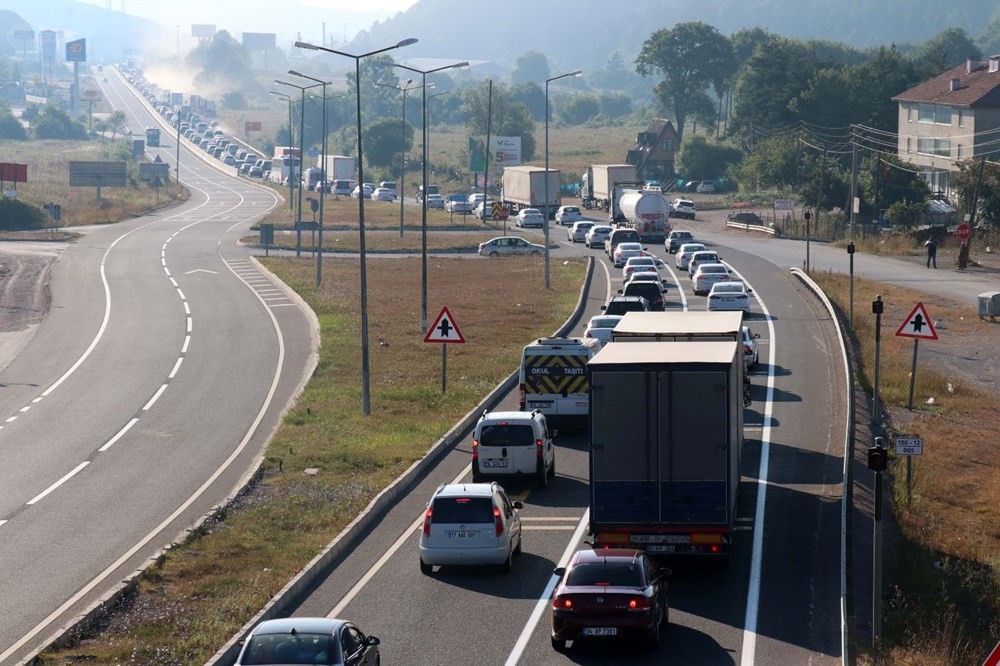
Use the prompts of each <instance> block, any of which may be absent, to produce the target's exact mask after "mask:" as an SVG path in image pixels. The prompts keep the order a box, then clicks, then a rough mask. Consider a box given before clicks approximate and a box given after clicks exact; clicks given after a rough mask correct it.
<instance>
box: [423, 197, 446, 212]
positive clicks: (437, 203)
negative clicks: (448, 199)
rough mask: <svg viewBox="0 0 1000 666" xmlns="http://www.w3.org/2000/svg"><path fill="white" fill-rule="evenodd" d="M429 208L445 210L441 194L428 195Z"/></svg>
mask: <svg viewBox="0 0 1000 666" xmlns="http://www.w3.org/2000/svg"><path fill="white" fill-rule="evenodd" d="M427 207H428V208H441V209H443V208H444V197H443V196H441V195H440V194H428V195H427Z"/></svg>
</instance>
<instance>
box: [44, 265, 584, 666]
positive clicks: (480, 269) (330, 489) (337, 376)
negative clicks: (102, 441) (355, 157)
mask: <svg viewBox="0 0 1000 666" xmlns="http://www.w3.org/2000/svg"><path fill="white" fill-rule="evenodd" d="M266 264H267V266H268V267H269V268H270V269H271V270H273V271H274V272H275V273H276V274H278V275H279V276H280V277H281V278H282V279H283V280H284V281H285V282H286V283H287V284H289V285H290V286H292V288H294V289H295V290H296V291H297V292H298V293H300V294H301V295H302V297H303V298H304V299H305V300H306V301H307V302H308V303H309V305H310V306H311V307H312V308H313V310H314V311H315V312H316V314H317V316H318V318H319V321H320V327H321V344H320V350H319V363H318V366H317V368H316V371H315V372H314V374H313V376H312V378H311V380H310V381H309V384H308V385H307V386H306V388H305V389H304V391H303V393H302V395H301V396H300V398H299V401H298V404H297V405H296V407H295V408H294V409H292V410H291V411H290V412H289V413H288V414H287V415H286V416H285V419H284V423H283V424H282V426H281V428H280V430H279V432H278V433H277V435H276V436H275V438H274V439H273V441H272V442H271V444H270V446H269V447H268V450H267V454H266V459H265V464H264V476H263V479H262V480H261V482H260V483H258V484H257V485H256V486H255V487H254V488H253V489H252V490H251V491H250V492H248V493H246V494H244V495H243V496H241V497H240V499H239V500H238V501H237V502H236V503H235V504H234V505H233V507H232V508H231V509H230V510H228V511H227V512H226V515H225V516H223V517H222V519H221V520H219V521H215V522H213V523H212V524H211V525H208V526H207V527H206V529H205V530H203V532H202V533H201V534H198V535H196V536H194V537H192V538H190V539H189V540H188V541H187V542H186V543H184V544H183V545H181V546H180V547H178V548H175V549H173V550H171V551H170V552H169V553H168V554H167V556H166V559H165V562H164V564H163V566H162V567H157V568H152V569H150V570H149V571H148V572H147V575H146V576H145V578H144V580H143V582H142V584H141V585H140V588H139V592H138V594H137V595H136V596H135V597H134V598H131V599H129V600H128V602H127V603H126V604H124V605H123V607H122V608H119V609H117V610H116V611H115V612H114V613H112V614H111V615H110V616H109V617H108V618H107V619H106V621H105V622H104V625H103V626H102V627H101V628H100V631H99V632H96V633H94V634H92V635H88V636H86V637H85V638H83V639H82V640H81V641H79V642H78V643H77V644H75V645H73V646H72V647H69V648H65V649H61V650H58V651H51V652H48V653H46V654H45V655H44V656H43V662H42V663H45V664H76V663H80V662H85V663H87V664H157V666H171V665H174V664H177V665H180V664H195V663H198V664H200V663H204V662H205V661H206V660H207V659H208V658H209V657H211V655H212V654H214V652H215V651H216V650H217V649H218V648H219V647H220V646H222V645H223V644H224V643H225V642H226V641H227V640H229V638H230V637H231V636H232V635H233V634H234V633H235V632H236V631H237V630H238V629H239V628H240V627H241V626H242V625H243V624H244V623H245V622H247V621H248V620H249V619H250V618H251V617H252V616H253V615H254V614H255V613H257V612H258V611H259V610H260V609H261V608H262V607H263V606H264V604H265V603H266V602H267V601H268V600H269V599H270V598H271V597H272V596H273V595H274V594H275V593H276V592H277V591H278V590H280V589H281V587H282V586H283V585H284V584H285V583H286V582H287V581H288V580H289V579H290V578H291V577H292V576H294V575H295V574H296V573H297V572H298V571H299V570H300V569H301V568H302V567H303V566H304V565H305V564H306V563H307V562H308V561H309V560H310V559H311V558H312V557H313V556H315V555H316V554H317V553H318V552H319V551H320V549H322V548H323V546H325V545H326V544H327V543H329V542H330V541H331V540H332V539H333V537H334V536H335V535H336V534H337V533H339V532H340V531H341V530H342V529H343V528H344V527H345V526H346V525H347V524H348V523H349V522H350V521H351V520H352V519H353V518H354V517H355V516H356V515H357V514H358V512H359V511H360V510H361V509H363V508H364V507H365V506H366V505H367V504H368V502H369V501H370V500H371V499H372V498H373V497H374V496H375V495H376V494H377V493H378V492H379V491H380V490H381V489H382V488H384V487H385V486H386V485H388V484H389V483H390V482H391V481H392V480H393V479H395V478H396V477H397V476H398V475H399V474H400V473H402V472H403V471H404V470H405V469H406V468H407V467H408V466H409V465H410V464H411V463H412V462H413V461H414V460H417V459H419V458H421V457H422V456H423V455H424V453H425V452H426V451H427V449H429V448H430V447H431V446H432V445H433V444H434V443H435V442H436V441H437V439H438V438H439V437H441V435H443V434H444V433H445V432H446V431H447V430H448V429H449V428H450V427H451V426H452V425H454V423H455V422H456V421H458V419H459V418H461V417H462V416H463V415H464V414H465V413H466V412H468V411H469V410H470V409H472V408H473V407H474V406H475V404H476V403H477V402H478V401H479V400H480V399H482V397H483V396H484V395H485V394H486V393H488V392H489V391H491V390H492V389H493V388H494V387H495V386H496V385H497V383H499V382H500V381H501V380H502V379H503V378H504V377H506V376H507V375H508V374H510V372H511V371H512V370H514V369H515V368H516V367H517V365H518V363H519V361H520V354H521V349H522V347H523V346H524V345H525V344H526V343H527V342H529V341H531V340H532V339H534V338H536V337H539V336H543V335H550V334H551V333H552V332H553V331H554V330H556V329H557V328H558V327H559V326H560V325H561V324H562V322H563V321H564V320H565V319H566V317H567V316H568V315H569V313H570V312H571V311H572V309H573V307H574V306H575V304H576V301H577V298H578V295H579V290H580V286H581V284H582V280H583V276H584V273H585V269H586V264H585V263H584V261H582V260H574V261H568V262H564V263H557V264H555V265H554V266H553V270H552V274H551V280H552V289H551V290H546V289H544V287H543V286H542V285H543V284H544V265H543V263H542V262H541V261H540V260H538V259H537V258H534V257H524V258H513V259H509V260H508V259H502V260H477V259H471V258H469V259H465V258H434V259H432V260H431V261H430V262H429V264H428V318H429V319H432V318H433V317H434V316H435V315H436V314H437V313H438V311H439V310H440V309H441V307H442V306H448V308H449V310H450V311H451V313H452V315H453V316H454V318H455V319H456V321H457V324H458V326H459V328H460V329H461V331H462V334H463V335H464V336H465V339H466V341H467V343H466V344H464V345H454V346H453V348H452V349H450V350H449V354H448V391H447V393H445V394H442V393H441V350H440V346H439V345H437V344H425V343H424V342H423V335H422V334H421V333H420V278H419V263H417V262H414V261H413V260H412V259H405V258H403V259H390V258H384V259H377V260H374V259H373V260H370V261H369V263H368V288H369V331H370V340H371V354H370V358H371V407H372V409H371V411H372V414H371V416H370V417H364V416H362V414H361V380H360V372H361V369H360V368H361V366H360V355H359V339H360V318H359V303H358V293H359V291H360V285H359V279H358V264H357V261H355V260H338V261H330V262H328V264H327V265H326V267H325V271H324V284H323V287H322V288H321V289H317V288H316V287H315V265H314V264H313V263H312V262H311V261H303V260H295V259H293V258H271V259H268V260H266Z"/></svg>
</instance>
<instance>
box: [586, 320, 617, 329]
mask: <svg viewBox="0 0 1000 666" xmlns="http://www.w3.org/2000/svg"><path fill="white" fill-rule="evenodd" d="M621 320H622V318H621V317H594V318H593V319H591V320H590V327H591V328H614V327H615V326H616V325H617V324H618V322H620V321H621Z"/></svg>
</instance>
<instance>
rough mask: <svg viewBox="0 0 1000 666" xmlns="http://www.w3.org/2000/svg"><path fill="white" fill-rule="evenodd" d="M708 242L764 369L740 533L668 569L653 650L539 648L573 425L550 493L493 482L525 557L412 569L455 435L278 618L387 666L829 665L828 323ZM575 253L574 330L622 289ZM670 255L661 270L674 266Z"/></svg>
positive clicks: (781, 280)
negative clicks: (578, 266) (661, 624)
mask: <svg viewBox="0 0 1000 666" xmlns="http://www.w3.org/2000/svg"><path fill="white" fill-rule="evenodd" d="M552 234H553V238H562V237H564V235H565V231H564V230H562V229H559V228H553V231H552ZM718 247H719V249H720V251H721V252H722V255H723V258H724V259H725V260H726V261H727V262H728V263H730V264H731V265H732V266H733V267H734V268H735V269H736V270H738V271H739V272H740V273H742V274H743V275H744V277H745V278H746V279H747V280H748V281H749V282H750V283H751V284H752V286H753V287H754V289H755V291H756V296H757V298H758V303H757V304H756V305H755V307H754V312H753V313H752V314H751V315H750V319H749V324H750V325H751V327H752V328H753V329H754V330H755V331H757V332H759V333H760V334H761V340H760V343H761V365H760V366H759V368H758V370H757V371H755V372H754V373H753V383H754V389H753V398H754V404H753V406H752V407H751V409H750V410H749V412H748V413H747V428H746V437H747V440H746V446H745V452H744V463H743V482H742V484H741V488H740V506H739V532H738V535H739V539H738V542H737V546H736V552H735V555H734V557H733V561H732V563H731V564H730V565H729V566H728V567H725V568H720V567H717V566H710V565H705V564H703V563H697V562H696V563H691V562H677V563H674V564H673V568H674V573H673V576H672V578H671V583H670V604H671V615H670V621H671V623H670V627H669V629H668V631H667V633H666V636H665V641H664V643H663V645H662V647H661V648H660V650H659V652H658V653H656V654H650V653H647V652H645V651H643V650H641V649H637V648H633V647H632V646H621V645H615V644H602V643H592V644H581V645H579V646H572V645H571V647H570V649H569V651H568V652H567V653H565V654H559V653H556V652H554V651H553V650H552V648H551V646H550V644H549V640H548V619H549V616H548V596H547V595H548V592H549V590H550V589H551V588H550V587H549V586H550V585H551V584H552V582H553V578H552V569H553V568H554V567H556V566H557V565H558V564H560V563H562V562H564V561H565V560H566V559H567V558H568V556H569V554H571V553H572V552H573V550H575V549H577V548H582V547H586V545H585V544H584V543H583V537H584V536H585V535H584V531H585V527H586V518H585V513H586V508H587V498H588V495H587V484H588V471H587V468H588V466H587V452H586V441H585V438H584V437H583V436H582V435H580V434H579V433H572V432H560V434H559V436H558V437H557V438H556V442H557V446H558V450H557V471H558V473H557V478H556V479H555V480H554V481H553V482H552V483H551V484H550V485H549V487H548V488H547V489H545V490H536V489H535V488H534V487H533V486H532V485H514V484H509V486H506V484H505V486H506V487H508V490H509V491H510V492H511V494H512V497H513V498H516V499H521V500H523V501H524V503H525V508H524V510H523V511H522V517H523V520H524V525H525V537H524V554H523V555H521V557H520V558H519V559H517V560H516V561H515V570H514V573H513V574H509V575H505V574H502V573H497V572H493V571H485V570H478V569H471V570H462V569H455V568H445V569H442V570H440V571H437V572H435V573H434V574H433V575H432V576H424V575H422V574H421V573H420V571H419V568H418V556H417V542H418V537H417V529H418V526H419V524H420V519H421V516H422V513H423V510H424V507H425V504H426V502H427V500H428V499H429V497H430V496H431V494H432V492H433V490H434V488H436V487H437V486H438V485H439V484H441V483H444V482H453V481H456V480H470V478H471V475H470V474H469V468H468V464H469V462H470V459H471V449H470V442H469V440H468V439H465V440H463V441H462V442H461V443H459V444H458V445H457V446H456V447H455V449H454V451H452V452H451V453H450V454H449V455H448V456H447V457H446V458H444V460H443V461H442V462H441V463H440V464H439V465H438V466H437V467H436V468H435V469H434V470H433V471H432V472H431V473H430V474H429V475H428V476H427V478H425V479H424V480H423V481H422V482H421V483H420V484H419V485H418V486H417V487H416V488H415V489H414V491H413V492H411V493H410V494H408V495H407V496H405V497H404V498H402V499H401V500H400V501H399V503H398V504H397V505H396V506H395V508H394V509H393V510H392V511H391V512H390V513H389V514H388V515H387V516H386V518H385V519H384V520H382V521H381V523H380V524H379V525H378V526H377V527H376V528H374V529H373V530H372V531H371V532H370V533H369V534H368V535H367V536H366V538H365V539H364V540H363V541H362V542H361V543H360V544H359V545H358V547H357V548H355V549H354V550H353V551H352V552H351V553H350V554H349V555H347V556H345V557H344V558H343V559H342V560H341V561H340V562H338V563H336V565H335V566H334V567H333V568H332V570H331V571H329V572H328V574H327V575H326V576H325V577H324V578H322V579H321V580H320V582H318V583H317V584H316V585H315V586H314V588H313V589H312V590H310V591H309V593H308V595H307V596H306V597H305V598H304V599H302V600H301V602H300V604H299V605H298V606H297V607H296V608H295V609H294V610H293V611H292V613H291V614H292V615H329V616H338V617H343V618H348V619H351V620H352V621H355V622H357V623H358V624H359V626H361V627H362V629H363V630H365V631H366V632H369V633H372V634H374V635H377V636H379V637H380V638H381V640H382V647H381V649H382V654H383V655H384V657H385V661H386V663H406V664H457V663H481V664H504V663H506V664H514V663H524V664H559V663H595V664H597V663H601V664H612V663H614V664H617V663H625V662H627V663H630V664H642V663H663V661H664V660H665V659H668V660H669V663H678V664H730V663H734V662H738V663H741V664H754V663H761V664H770V663H781V662H784V663H805V662H809V663H818V664H824V663H826V664H833V663H839V655H840V615H839V605H838V599H839V596H838V595H839V589H840V588H839V572H840V565H839V530H840V525H839V522H840V521H839V515H840V514H839V511H840V509H839V499H840V480H841V469H842V456H843V423H842V414H843V413H844V410H845V405H846V399H847V396H846V395H844V393H843V389H842V388H841V387H843V384H844V379H843V377H841V376H840V374H841V372H842V371H841V369H840V368H841V364H839V363H837V362H836V359H837V353H838V348H837V346H836V334H835V330H834V327H833V325H832V322H830V320H829V317H828V315H827V314H826V312H825V311H824V310H822V309H821V308H820V307H818V304H817V302H816V301H815V299H814V298H813V297H812V296H811V295H810V294H809V293H808V292H807V290H805V289H804V288H803V287H802V286H801V285H800V284H799V283H798V281H797V280H796V279H795V278H793V277H792V276H790V275H789V274H788V271H787V267H783V266H780V265H775V264H774V263H772V262H770V261H768V260H765V259H762V258H760V257H758V256H755V255H753V254H751V253H748V252H746V251H743V250H742V249H735V248H734V247H732V246H729V245H721V244H720V245H718ZM651 249H652V248H651ZM572 254H593V255H594V256H595V257H598V259H599V261H600V265H599V266H597V267H596V269H595V274H594V281H593V284H592V287H591V290H590V292H589V294H588V298H587V315H586V316H585V317H584V318H583V323H582V324H581V326H580V327H578V328H577V330H576V331H575V333H576V334H579V333H580V332H581V331H582V327H583V325H584V324H585V323H586V321H587V319H588V318H589V316H591V315H593V314H596V313H598V312H599V307H600V305H601V304H603V303H604V302H605V301H606V299H607V298H608V296H609V294H610V293H612V292H613V291H614V290H617V289H618V288H619V285H620V271H618V270H616V269H614V268H613V267H610V266H609V264H607V262H606V261H605V260H604V259H603V258H601V253H600V251H599V250H587V249H585V248H583V247H581V246H579V245H576V246H572V245H571V244H568V243H562V244H561V247H560V249H559V250H556V251H554V252H553V256H552V260H553V261H560V260H562V259H563V258H564V257H566V256H569V255H572ZM667 259H668V263H669V264H670V265H671V267H672V266H673V263H672V257H669V258H667ZM470 260H471V261H476V260H480V259H473V258H470ZM670 281H671V283H672V284H673V285H674V288H671V291H670V293H669V294H668V299H669V301H670V307H673V308H682V307H685V306H686V307H690V308H694V309H701V308H704V307H705V298H704V297H698V296H695V295H694V294H693V293H692V292H691V290H690V283H689V280H688V279H687V277H676V276H671V280H670ZM678 284H679V285H680V289H677V288H675V287H676V285H678ZM682 294H683V295H682ZM765 308H766V310H765ZM516 401H517V396H516V392H513V393H511V394H509V395H508V396H507V397H506V398H505V399H504V401H503V402H502V404H501V405H500V407H499V408H514V409H516ZM820 405H822V407H821V408H818V407H817V406H820ZM625 429H626V430H627V426H625Z"/></svg>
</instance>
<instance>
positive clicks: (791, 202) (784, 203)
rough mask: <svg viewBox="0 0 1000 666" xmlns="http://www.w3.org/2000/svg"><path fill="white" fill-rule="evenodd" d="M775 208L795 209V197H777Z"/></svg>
mask: <svg viewBox="0 0 1000 666" xmlns="http://www.w3.org/2000/svg"><path fill="white" fill-rule="evenodd" d="M774 210H795V199H775V200H774Z"/></svg>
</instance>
